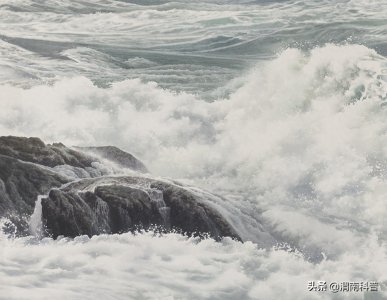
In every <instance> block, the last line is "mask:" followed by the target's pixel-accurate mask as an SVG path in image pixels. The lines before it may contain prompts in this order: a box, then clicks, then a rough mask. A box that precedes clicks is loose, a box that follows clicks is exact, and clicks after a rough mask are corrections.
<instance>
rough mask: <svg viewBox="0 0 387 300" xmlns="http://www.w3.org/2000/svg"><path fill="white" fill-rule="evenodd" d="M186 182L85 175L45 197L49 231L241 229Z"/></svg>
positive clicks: (219, 232) (216, 233)
mask: <svg viewBox="0 0 387 300" xmlns="http://www.w3.org/2000/svg"><path fill="white" fill-rule="evenodd" d="M205 200H206V199H201V198H199V197H198V196H196V195H194V194H193V193H192V192H191V191H190V190H189V189H188V188H185V187H183V186H178V185H176V184H173V183H169V182H163V181H159V180H154V179H151V178H146V177H127V176H125V177H104V178H95V179H84V180H81V181H78V182H75V183H73V184H70V185H68V186H66V187H65V188H63V189H57V190H52V191H51V192H50V194H49V195H48V197H47V198H45V199H42V207H43V219H44V222H45V225H46V227H47V228H48V230H49V233H50V234H51V235H53V236H54V237H57V236H59V235H64V236H77V235H81V234H87V235H89V236H91V235H94V234H100V233H120V232H126V231H133V230H136V229H139V228H145V229H146V228H149V227H151V226H155V225H156V226H161V227H162V228H164V229H174V230H177V231H179V232H184V233H186V234H189V235H201V234H203V233H207V234H209V235H210V236H212V237H213V238H215V239H220V238H221V237H223V236H230V237H233V238H237V239H239V236H238V235H237V233H236V232H235V231H234V230H233V228H232V227H231V226H230V224H228V223H227V222H226V221H225V220H224V218H222V216H221V215H220V214H219V213H217V212H216V210H215V209H213V208H212V207H210V206H209V204H207V203H206V201H205Z"/></svg>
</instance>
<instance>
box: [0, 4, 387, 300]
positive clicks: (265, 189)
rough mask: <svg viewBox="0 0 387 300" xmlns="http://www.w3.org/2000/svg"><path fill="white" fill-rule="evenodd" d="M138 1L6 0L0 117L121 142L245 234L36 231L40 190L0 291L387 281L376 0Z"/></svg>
mask: <svg viewBox="0 0 387 300" xmlns="http://www.w3.org/2000/svg"><path fill="white" fill-rule="evenodd" d="M145 2H146V3H145ZM145 2H144V3H141V1H113V0H108V1H93V2H90V1H71V3H70V2H68V1H64V0H63V1H62V0H61V1H45V3H40V2H38V1H33V0H31V1H30V0H28V1H24V0H23V1H8V0H5V1H0V19H1V22H0V54H1V55H0V82H1V84H0V105H1V108H0V135H22V136H38V137H40V138H42V139H43V140H45V141H46V142H56V141H58V142H63V143H65V144H67V145H69V146H71V145H79V146H90V145H114V146H118V147H120V148H122V149H124V150H127V151H128V152H131V153H133V154H135V155H136V156H137V157H139V158H140V159H141V160H143V161H144V163H145V164H146V165H147V167H148V168H149V170H150V171H151V173H152V174H153V175H154V176H163V177H168V178H173V179H177V180H181V181H182V182H184V183H186V184H188V185H191V186H196V187H197V188H194V187H192V190H193V191H195V192H197V193H199V194H206V192H205V191H204V190H208V191H210V192H212V193H216V194H217V195H219V196H210V195H208V199H207V200H208V203H209V204H210V205H212V206H213V207H216V208H217V210H218V211H220V212H221V214H222V215H223V216H224V217H225V218H226V219H227V220H228V221H229V222H230V223H231V224H232V225H233V227H235V228H236V230H237V231H238V233H239V235H240V236H241V237H242V239H243V240H244V243H242V242H238V241H233V240H231V239H228V238H226V239H224V240H223V241H221V242H215V241H213V240H211V239H204V240H198V239H194V238H188V237H185V236H182V235H179V234H176V233H170V234H165V235H162V236H160V235H158V234H156V233H153V232H147V233H138V234H135V235H133V234H129V233H128V234H121V235H101V236H94V237H92V238H87V237H78V238H76V239H73V240H72V239H67V238H63V239H59V240H52V239H50V238H47V237H46V238H43V239H42V240H41V241H39V240H38V239H36V236H37V237H39V236H41V232H42V231H41V230H42V229H41V228H42V223H41V205H40V200H41V198H38V199H37V203H36V207H35V211H34V213H33V215H32V217H31V221H30V227H31V228H30V229H31V235H32V236H30V237H24V238H14V237H11V236H7V235H6V234H5V233H4V234H1V235H0V299H2V300H9V299H15V300H16V299H17V300H19V299H263V300H270V299H286V300H288V299H289V300H293V299H294V300H300V299H305V300H310V299H359V300H360V299H387V287H386V286H387V271H386V270H387V245H386V242H387V185H386V180H387V59H386V57H385V56H386V54H387V48H386V45H385V40H386V36H387V32H386V28H387V27H386V26H387V21H386V19H385V15H386V13H387V3H386V1H361V0H351V1H349V0H348V1H347V0H345V1H328V0H327V1H314V0H311V1H242V0H235V1H233V0H230V1H223V0H219V1H202V2H201V3H200V5H199V4H197V3H194V2H192V3H191V2H189V1H176V2H168V1H145ZM60 168H61V167H58V168H57V170H59V171H60ZM62 168H63V167H62ZM61 171H62V172H63V173H65V174H67V176H69V177H73V178H77V177H82V176H87V174H81V175H82V176H80V175H79V174H78V173H77V172H78V171H79V170H72V169H71V170H69V169H61ZM103 172H105V173H109V172H111V170H105V171H103V170H101V174H105V173H103ZM152 199H153V200H154V201H155V202H157V203H156V204H157V205H158V207H159V209H160V213H161V214H162V215H163V216H164V217H165V222H166V224H167V222H168V208H167V207H165V203H163V202H164V201H163V199H162V198H161V197H160V195H159V194H157V192H155V193H154V194H153V193H152ZM104 213H106V210H104V207H100V214H101V216H103V214H104ZM7 224H8V223H7V222H6V220H2V227H3V226H5V227H7V226H9V224H8V225H7ZM33 236H35V237H33ZM312 280H315V281H318V280H323V281H327V282H334V281H337V282H345V281H351V282H362V281H363V282H365V281H367V282H370V281H376V282H378V283H379V292H376V293H375V292H366V293H363V292H351V293H349V292H347V293H346V292H341V293H331V292H328V291H327V292H308V289H307V286H308V281H312Z"/></svg>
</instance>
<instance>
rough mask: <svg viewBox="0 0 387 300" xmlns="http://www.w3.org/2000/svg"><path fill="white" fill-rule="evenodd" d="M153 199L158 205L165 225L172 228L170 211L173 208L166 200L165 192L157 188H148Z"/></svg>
mask: <svg viewBox="0 0 387 300" xmlns="http://www.w3.org/2000/svg"><path fill="white" fill-rule="evenodd" d="M148 194H149V197H150V199H151V201H152V202H153V203H154V204H155V205H156V207H157V209H158V211H159V213H160V215H161V218H162V220H163V226H164V227H165V228H166V229H170V211H171V208H170V207H167V205H166V204H165V201H164V197H163V192H162V191H160V190H156V189H150V190H148Z"/></svg>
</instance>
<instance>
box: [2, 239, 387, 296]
mask: <svg viewBox="0 0 387 300" xmlns="http://www.w3.org/2000/svg"><path fill="white" fill-rule="evenodd" d="M1 245H2V248H1V251H0V258H1V260H0V275H1V277H0V278H1V280H2V282H3V283H4V284H3V285H2V286H1V294H0V299H4V300H11V299H18V300H21V299H46V298H47V299H48V298H54V299H58V300H61V299H283V297H284V295H286V299H287V300H293V299H294V300H301V299H305V300H306V299H308V300H310V299H332V298H331V297H332V295H333V294H331V293H317V292H307V283H308V281H310V280H320V279H321V280H330V281H346V280H348V278H351V280H353V281H362V280H364V277H366V278H367V279H369V280H372V279H374V280H384V281H385V280H387V277H386V272H385V265H384V264H382V263H381V262H385V261H387V253H386V251H385V248H381V247H380V246H378V245H377V242H376V241H375V240H374V239H373V238H372V239H370V240H369V244H367V245H363V247H361V248H359V249H357V251H356V252H353V253H351V254H347V255H345V256H343V257H341V258H340V259H339V260H336V261H331V260H324V261H322V262H321V263H319V264H313V263H310V262H307V261H306V260H305V259H304V258H303V257H302V255H300V254H299V253H294V252H289V251H287V250H270V251H267V250H260V249H258V248H257V246H256V245H255V244H253V243H250V242H247V243H244V244H242V243H240V242H236V241H232V240H230V239H225V240H223V241H222V242H220V243H217V242H215V241H213V240H210V239H209V240H202V241H198V240H196V239H188V238H186V237H183V236H180V235H178V234H167V235H165V236H162V237H156V236H154V235H153V233H147V234H138V235H132V234H122V235H110V236H105V235H101V236H98V237H93V238H92V239H89V238H87V237H79V238H76V239H75V240H69V239H60V240H57V241H53V240H51V239H44V240H42V241H41V243H40V244H36V243H35V241H34V240H31V239H29V238H24V239H16V240H1ZM379 295H381V294H379ZM335 299H363V294H362V293H347V294H345V293H343V294H338V295H337V297H336V298H335ZM378 299H381V298H378Z"/></svg>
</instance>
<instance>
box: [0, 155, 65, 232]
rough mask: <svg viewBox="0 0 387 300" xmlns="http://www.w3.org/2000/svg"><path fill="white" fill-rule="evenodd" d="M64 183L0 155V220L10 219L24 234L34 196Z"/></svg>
mask: <svg viewBox="0 0 387 300" xmlns="http://www.w3.org/2000/svg"><path fill="white" fill-rule="evenodd" d="M66 182H68V179H66V178H64V177H62V176H60V175H58V174H56V173H55V172H53V171H50V170H48V169H45V168H42V167H40V166H38V165H36V164H32V163H26V162H22V161H19V160H17V159H14V158H11V157H8V156H4V155H0V217H8V218H10V219H11V220H12V221H13V222H14V223H15V225H16V226H17V227H18V228H19V231H20V230H21V229H22V231H24V230H25V229H26V227H27V221H26V218H27V217H28V216H30V215H31V214H32V212H33V210H34V206H35V201H36V199H37V197H38V195H44V194H46V193H48V191H49V190H50V189H51V188H53V187H59V186H61V185H63V184H64V183H66Z"/></svg>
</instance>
